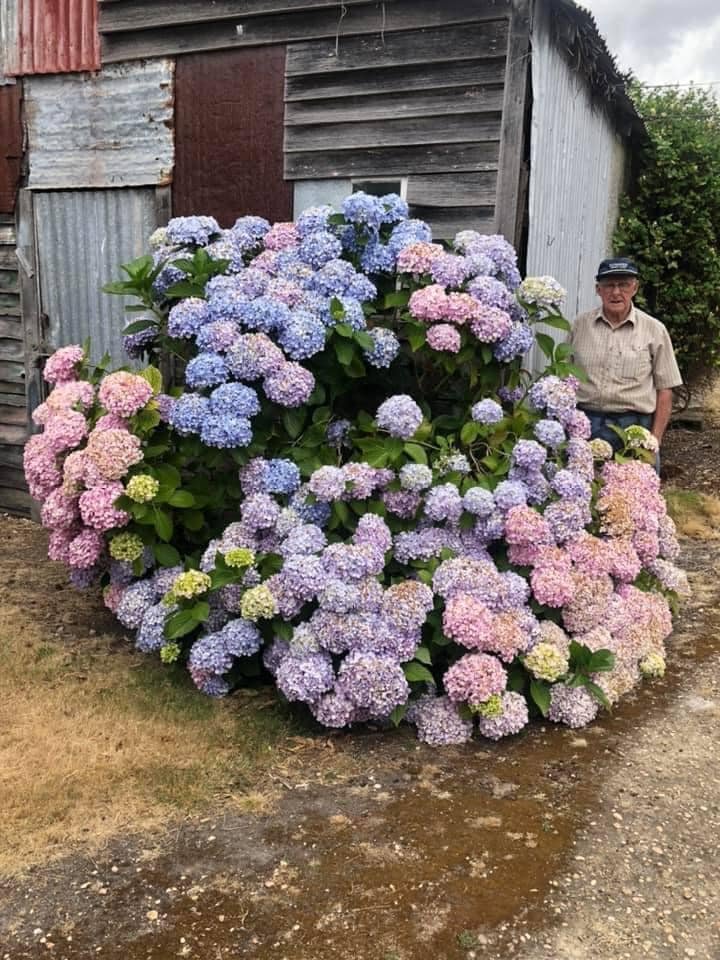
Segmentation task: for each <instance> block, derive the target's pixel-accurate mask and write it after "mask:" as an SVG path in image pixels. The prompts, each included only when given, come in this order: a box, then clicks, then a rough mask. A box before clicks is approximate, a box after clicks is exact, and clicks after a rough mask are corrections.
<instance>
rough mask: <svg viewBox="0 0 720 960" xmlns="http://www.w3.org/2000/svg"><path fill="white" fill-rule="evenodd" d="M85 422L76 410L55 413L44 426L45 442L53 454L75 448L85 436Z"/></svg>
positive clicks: (86, 427)
mask: <svg viewBox="0 0 720 960" xmlns="http://www.w3.org/2000/svg"><path fill="white" fill-rule="evenodd" d="M87 432H88V426H87V420H86V419H85V417H84V416H83V415H82V413H80V412H79V411H78V410H66V411H65V412H64V413H56V414H54V415H53V416H52V417H50V419H49V420H48V421H47V423H46V424H45V433H44V434H43V436H44V437H45V442H46V443H47V446H48V448H49V449H50V450H52V452H53V453H55V454H58V453H63V452H64V451H66V450H72V449H74V448H75V447H77V446H78V445H79V444H80V443H81V442H82V441H83V440H84V439H85V437H86V436H87Z"/></svg>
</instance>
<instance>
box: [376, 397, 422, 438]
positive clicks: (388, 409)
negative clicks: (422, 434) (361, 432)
mask: <svg viewBox="0 0 720 960" xmlns="http://www.w3.org/2000/svg"><path fill="white" fill-rule="evenodd" d="M376 419H377V425H378V427H379V428H380V429H381V430H387V432H388V433H389V434H390V436H391V437H400V438H401V439H402V440H409V439H410V438H411V437H412V436H414V435H415V432H416V431H417V429H418V427H419V426H420V424H421V423H422V421H423V414H422V410H421V409H420V407H419V406H418V405H417V403H415V401H414V400H413V399H412V397H409V396H407V394H404V393H399V394H396V395H395V396H394V397H389V398H388V399H387V400H385V401H384V402H383V403H381V404H380V406H379V407H378V411H377V415H376Z"/></svg>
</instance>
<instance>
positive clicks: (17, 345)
mask: <svg viewBox="0 0 720 960" xmlns="http://www.w3.org/2000/svg"><path fill="white" fill-rule="evenodd" d="M24 352H25V351H24V349H23V342H22V340H17V339H15V338H14V337H3V336H1V335H0V360H22V358H23V355H24Z"/></svg>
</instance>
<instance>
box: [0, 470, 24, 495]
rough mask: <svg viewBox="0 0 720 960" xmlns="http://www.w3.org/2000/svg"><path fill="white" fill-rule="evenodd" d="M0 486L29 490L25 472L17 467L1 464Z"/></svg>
mask: <svg viewBox="0 0 720 960" xmlns="http://www.w3.org/2000/svg"><path fill="white" fill-rule="evenodd" d="M0 487H10V488H11V489H13V490H27V483H26V482H25V474H24V473H23V471H22V470H19V469H18V468H17V467H6V466H4V465H3V464H0Z"/></svg>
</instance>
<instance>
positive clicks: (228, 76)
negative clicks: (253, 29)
mask: <svg viewBox="0 0 720 960" xmlns="http://www.w3.org/2000/svg"><path fill="white" fill-rule="evenodd" d="M284 81H285V46H284V45H277V46H269V47H261V48H246V49H238V50H227V51H218V52H213V53H197V54H190V55H187V56H182V57H178V60H177V65H176V73H175V102H176V110H175V127H176V138H175V143H176V156H175V180H174V184H173V212H174V213H175V214H180V215H184V214H191V213H204V214H210V215H212V216H215V217H216V218H217V219H218V220H219V221H220V223H221V224H222V225H223V226H230V225H232V223H233V222H234V221H235V219H236V218H237V217H239V216H243V215H244V214H256V215H259V216H264V217H267V218H268V219H269V220H271V221H272V220H289V219H290V217H291V215H292V184H290V183H289V182H288V181H286V180H285V179H284V178H283V119H284V103H283V93H284Z"/></svg>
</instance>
